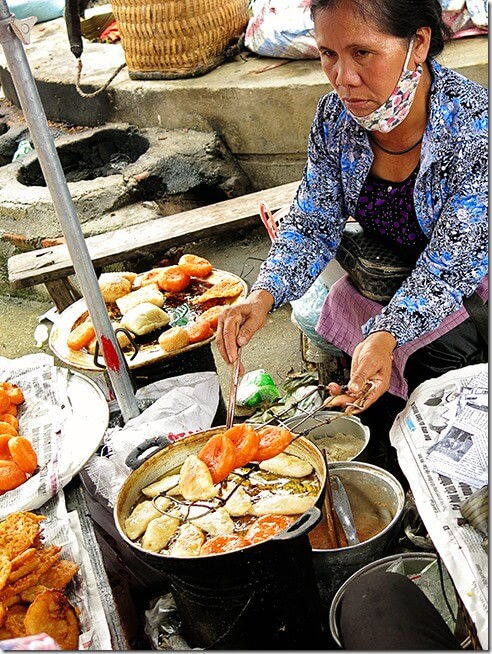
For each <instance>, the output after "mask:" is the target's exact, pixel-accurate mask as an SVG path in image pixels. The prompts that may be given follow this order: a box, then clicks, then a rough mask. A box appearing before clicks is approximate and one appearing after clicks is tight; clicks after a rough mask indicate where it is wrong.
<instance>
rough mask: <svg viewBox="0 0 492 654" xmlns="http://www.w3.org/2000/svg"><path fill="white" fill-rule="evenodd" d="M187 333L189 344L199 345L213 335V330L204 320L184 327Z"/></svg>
mask: <svg viewBox="0 0 492 654" xmlns="http://www.w3.org/2000/svg"><path fill="white" fill-rule="evenodd" d="M185 329H186V331H187V332H188V336H189V339H190V343H200V341H205V340H207V338H210V337H211V336H213V335H214V330H213V329H212V327H211V326H210V323H209V322H207V321H206V320H196V321H195V322H190V323H188V324H187V325H186V327H185Z"/></svg>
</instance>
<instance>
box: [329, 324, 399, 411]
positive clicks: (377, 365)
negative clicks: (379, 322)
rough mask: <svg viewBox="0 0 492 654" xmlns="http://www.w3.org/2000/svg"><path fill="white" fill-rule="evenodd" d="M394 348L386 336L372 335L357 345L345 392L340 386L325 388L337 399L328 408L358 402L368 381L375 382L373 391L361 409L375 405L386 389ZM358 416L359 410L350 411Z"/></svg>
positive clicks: (394, 341) (390, 337) (379, 333)
mask: <svg viewBox="0 0 492 654" xmlns="http://www.w3.org/2000/svg"><path fill="white" fill-rule="evenodd" d="M395 347H396V339H395V337H394V336H393V335H392V334H390V333H389V332H374V333H373V334H370V335H369V336H368V337H367V338H366V339H364V340H363V341H362V343H359V345H357V347H356V348H355V350H354V355H353V357H352V366H351V372H350V381H349V383H348V384H347V387H345V388H344V389H343V391H344V392H342V387H341V386H340V385H339V384H335V383H332V384H329V386H328V390H329V392H330V395H333V396H336V398H335V399H334V400H333V401H332V402H330V407H333V406H341V407H346V405H347V403H349V402H357V398H358V397H359V396H360V393H361V391H362V389H363V387H364V384H365V383H366V382H368V381H372V382H374V388H373V389H372V390H371V392H370V393H369V394H368V395H367V397H366V399H365V401H364V409H367V407H369V406H371V404H374V402H376V400H378V399H379V398H380V397H381V395H383V393H385V392H386V391H387V390H388V388H389V384H390V377H391V370H392V365H393V350H394V349H395ZM345 389H347V390H345ZM360 412H361V409H354V410H353V413H360Z"/></svg>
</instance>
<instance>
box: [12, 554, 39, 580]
mask: <svg viewBox="0 0 492 654" xmlns="http://www.w3.org/2000/svg"><path fill="white" fill-rule="evenodd" d="M40 561H41V557H40V555H39V553H38V551H37V549H36V548H35V547H30V548H29V549H27V550H26V551H25V552H22V554H19V556H16V557H15V558H14V559H12V572H11V573H10V576H9V584H13V583H14V581H17V579H20V578H21V577H25V576H26V575H27V574H29V573H30V572H32V571H33V570H35V569H36V567H37V566H38V565H39V563H40Z"/></svg>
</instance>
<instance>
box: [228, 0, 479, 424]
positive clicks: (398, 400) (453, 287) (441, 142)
mask: <svg viewBox="0 0 492 654" xmlns="http://www.w3.org/2000/svg"><path fill="white" fill-rule="evenodd" d="M311 12H312V16H313V20H314V29H315V37H316V42H317V46H318V49H319V52H320V57H321V65H322V68H323V71H324V72H325V74H326V76H327V77H328V79H329V81H330V83H331V85H332V86H333V88H334V91H333V92H331V93H329V94H327V95H325V96H323V97H322V98H321V99H320V101H319V104H318V108H317V111H316V115H315V118H314V121H313V124H312V128H311V133H310V136H309V142H308V151H307V155H308V157H307V164H306V167H305V171H304V176H303V179H302V181H301V184H300V186H299V188H298V190H297V193H296V196H295V198H294V201H293V203H292V205H291V207H290V211H289V213H288V215H287V216H286V218H285V219H284V220H283V221H282V224H281V227H280V229H279V232H278V235H277V237H276V239H275V241H274V243H273V245H272V248H271V250H270V252H269V255H268V258H267V259H266V261H265V262H264V263H263V264H262V266H261V268H260V273H259V276H258V279H257V281H256V282H255V284H254V285H253V287H252V290H251V293H250V294H249V296H248V298H247V299H246V300H245V301H244V302H243V303H241V304H237V305H235V306H234V307H230V308H228V309H226V310H225V311H224V312H223V313H222V316H221V319H220V322H219V327H218V339H217V345H218V348H219V351H220V353H221V355H222V357H223V358H224V359H225V361H226V362H229V363H233V362H234V361H235V360H236V358H237V354H238V347H242V346H245V345H246V344H247V343H248V342H249V341H250V339H251V337H252V336H253V334H254V333H255V332H256V331H257V330H258V329H260V327H262V325H263V324H264V323H265V320H266V317H267V314H268V313H269V312H270V311H271V310H273V309H276V308H277V307H279V306H280V305H282V304H284V303H285V302H289V301H290V300H293V299H297V298H299V297H301V296H302V295H303V294H304V293H305V292H306V290H307V289H308V287H309V286H310V285H311V284H312V283H313V281H314V280H315V279H316V277H317V276H318V275H319V274H320V272H321V271H322V270H323V269H324V268H325V266H326V264H327V263H328V262H329V261H330V260H331V259H332V258H334V257H335V255H336V252H337V248H338V245H339V243H340V239H341V236H342V232H343V229H344V226H345V223H346V221H347V219H348V218H349V217H350V216H352V217H354V218H355V219H356V220H358V221H359V223H360V224H361V225H362V227H363V228H364V230H366V231H368V232H370V233H372V234H375V235H377V236H378V238H380V239H381V240H382V241H384V242H385V243H387V244H388V245H390V246H393V247H395V248H397V251H399V252H400V253H401V254H402V255H404V256H405V258H406V259H407V260H409V259H410V260H411V261H412V262H414V267H413V270H412V272H411V274H410V275H409V276H408V278H407V279H406V280H405V281H404V282H403V283H402V285H401V287H400V288H399V290H398V291H397V292H396V293H395V295H394V296H393V297H392V299H391V300H390V302H389V303H388V304H387V305H386V306H382V305H381V304H378V303H375V302H372V301H370V300H367V299H366V298H364V297H363V296H362V295H361V294H360V293H359V292H358V291H357V290H356V289H355V287H354V286H353V285H352V284H351V282H350V280H349V278H348V276H344V277H342V279H340V280H339V281H338V282H337V283H336V284H335V285H334V286H332V288H331V289H330V292H329V294H328V297H327V299H326V300H325V303H324V306H323V310H322V312H321V316H320V319H319V322H318V325H317V331H318V333H319V334H320V335H321V336H323V337H324V338H325V339H326V340H327V341H329V342H330V343H332V344H334V345H336V346H337V347H339V348H340V349H341V350H342V351H344V352H346V353H347V354H348V355H350V356H351V357H352V361H351V371H350V381H349V384H348V390H346V389H345V388H343V389H342V388H341V387H340V386H338V385H337V384H330V386H329V390H330V393H331V394H332V395H336V396H338V397H337V398H336V399H334V404H337V405H339V406H341V407H344V406H345V405H346V404H347V403H348V402H353V401H354V398H357V396H358V395H359V394H360V392H361V389H362V388H363V386H364V384H365V382H367V381H372V382H374V385H373V389H372V391H371V392H370V394H369V395H368V397H367V399H366V401H365V408H366V409H367V408H369V407H371V408H370V409H369V410H368V411H365V412H364V413H363V414H362V415H361V419H362V420H363V422H367V423H368V424H370V422H371V417H370V414H371V412H372V413H373V414H376V412H377V425H378V427H379V433H381V431H384V427H383V424H382V415H383V413H384V414H385V415H386V417H387V422H386V431H388V430H389V427H390V426H391V424H392V422H393V420H394V417H395V416H396V414H397V413H398V412H399V411H400V410H401V409H402V408H403V406H404V403H405V400H406V398H407V397H408V393H409V392H410V391H411V390H413V388H415V387H416V386H417V385H418V384H420V383H421V382H422V381H424V380H425V379H428V378H430V377H437V376H439V375H441V374H442V373H444V372H446V371H448V370H451V369H456V368H460V367H462V366H466V365H471V364H474V363H479V362H484V361H486V360H487V347H486V344H485V343H484V341H483V340H482V339H481V337H480V334H479V331H478V330H477V328H476V326H475V323H474V321H473V320H471V319H470V318H469V316H468V313H467V312H466V310H465V309H464V307H463V298H466V297H468V296H470V295H472V294H473V293H474V292H475V291H477V290H478V292H479V295H480V297H481V298H482V299H485V298H486V297H487V288H486V285H487V281H488V277H487V271H488V224H487V194H488V178H487V157H488V118H487V117H488V106H487V91H486V89H485V88H483V87H481V86H480V85H478V84H476V83H474V82H471V81H469V80H467V79H465V78H464V77H462V76H461V75H459V74H457V73H454V72H453V71H451V70H450V69H448V68H445V67H443V66H441V65H440V64H438V63H437V61H436V60H435V57H436V56H437V55H438V54H439V53H440V52H441V51H442V49H443V47H444V41H445V39H446V38H447V37H448V30H447V28H446V26H445V25H444V23H443V21H442V15H441V6H440V4H439V1H438V0H312V1H311ZM382 409H383V410H382ZM371 410H372V411H371Z"/></svg>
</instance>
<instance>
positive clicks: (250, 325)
mask: <svg viewBox="0 0 492 654" xmlns="http://www.w3.org/2000/svg"><path fill="white" fill-rule="evenodd" d="M272 307H273V296H272V295H271V294H270V293H269V292H268V291H264V290H258V291H253V292H252V293H251V294H250V295H249V296H248V297H247V298H246V300H244V301H243V302H238V303H237V304H234V305H231V306H228V307H227V308H226V309H224V311H222V313H221V314H220V317H219V323H218V326H217V347H218V349H219V352H220V355H221V357H222V358H223V359H224V361H225V362H226V363H229V364H232V363H234V362H235V361H236V359H237V350H238V347H244V346H245V345H247V344H248V343H249V341H250V340H251V338H252V336H253V335H254V334H255V333H256V332H257V331H258V330H259V329H260V328H261V327H263V325H264V324H265V321H266V317H267V315H268V312H269V311H270V309H271V308H272ZM240 374H242V371H240Z"/></svg>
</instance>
